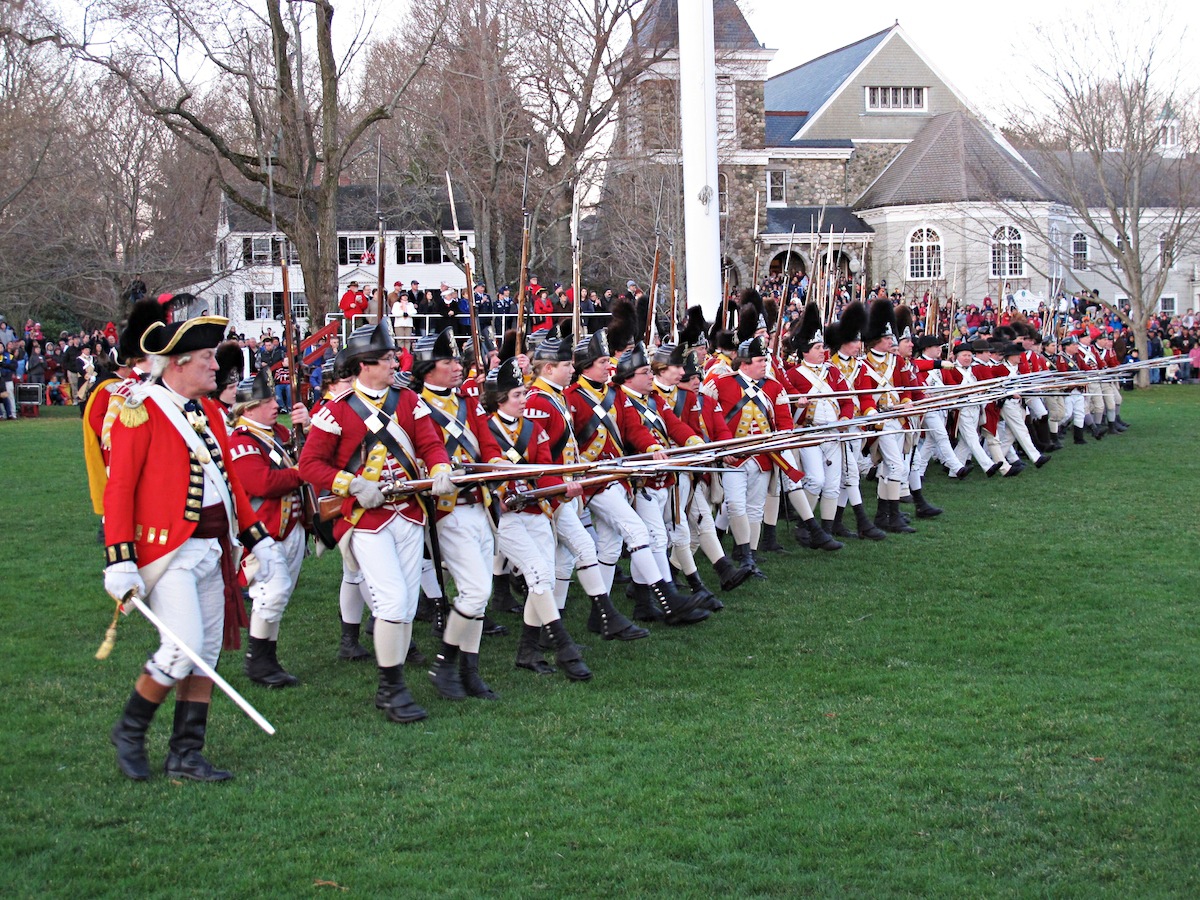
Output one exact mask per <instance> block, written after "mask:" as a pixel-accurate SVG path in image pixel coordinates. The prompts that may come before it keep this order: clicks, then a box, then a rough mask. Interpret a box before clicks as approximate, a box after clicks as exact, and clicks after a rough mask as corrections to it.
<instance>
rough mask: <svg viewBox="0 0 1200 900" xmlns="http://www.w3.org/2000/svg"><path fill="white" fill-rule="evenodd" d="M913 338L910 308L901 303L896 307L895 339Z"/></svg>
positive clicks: (908, 339) (905, 339) (910, 339)
mask: <svg viewBox="0 0 1200 900" xmlns="http://www.w3.org/2000/svg"><path fill="white" fill-rule="evenodd" d="M915 339H916V335H915V334H914V333H913V314H912V309H911V308H910V307H908V306H905V305H903V304H901V305H900V306H897V307H896V341H897V342H899V341H912V340H915Z"/></svg>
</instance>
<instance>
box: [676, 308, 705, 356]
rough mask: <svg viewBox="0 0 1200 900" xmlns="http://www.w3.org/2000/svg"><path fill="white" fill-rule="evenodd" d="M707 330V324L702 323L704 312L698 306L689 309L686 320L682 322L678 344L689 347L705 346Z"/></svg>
mask: <svg viewBox="0 0 1200 900" xmlns="http://www.w3.org/2000/svg"><path fill="white" fill-rule="evenodd" d="M707 330H708V323H707V322H705V321H704V310H702V309H701V308H700V307H699V306H692V307H689V308H688V311H687V319H686V320H684V323H683V328H681V329H680V330H679V343H681V344H686V345H687V346H689V347H700V346H707V344H708V339H707V338H706V337H705V332H706V331H707Z"/></svg>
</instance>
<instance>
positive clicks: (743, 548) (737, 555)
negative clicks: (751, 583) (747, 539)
mask: <svg viewBox="0 0 1200 900" xmlns="http://www.w3.org/2000/svg"><path fill="white" fill-rule="evenodd" d="M733 558H734V559H736V560H737V561H738V562H740V563H741V564H742V565H744V566H747V567H749V569H750V576H751V577H752V578H761V579H763V580H766V577H767V573H766V572H764V571H763V570H762V569H760V568H759V567H758V561H757V560H755V558H754V551H753V550H751V549H750V545H749V544H737V545H735V546H734V548H733Z"/></svg>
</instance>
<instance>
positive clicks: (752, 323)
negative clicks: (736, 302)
mask: <svg viewBox="0 0 1200 900" xmlns="http://www.w3.org/2000/svg"><path fill="white" fill-rule="evenodd" d="M760 315H761V313H760V312H759V310H758V307H756V306H755V305H754V304H753V303H743V304H742V305H741V306H739V307H738V322H737V342H738V344H741V343H743V342H744V341H748V340H750V338H752V337H754V334H755V332H757V331H758V319H759V316H760Z"/></svg>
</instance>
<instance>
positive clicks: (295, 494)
mask: <svg viewBox="0 0 1200 900" xmlns="http://www.w3.org/2000/svg"><path fill="white" fill-rule="evenodd" d="M291 412H292V422H293V423H295V424H296V425H299V426H301V427H304V426H305V425H307V424H308V421H309V419H308V410H307V409H306V408H305V406H304V404H303V403H297V404H296V405H295V406H293V407H292V411H291ZM278 418H279V404H278V403H277V402H276V400H275V381H274V379H272V378H271V373H270V372H269V371H268V370H267V369H260V370H259V372H258V374H257V375H256V376H254V377H253V378H247V379H245V380H244V381H242V382H241V383H239V384H238V386H237V393H236V395H235V397H234V404H233V409H232V411H231V415H230V419H231V421H230V424H231V425H232V427H233V432H232V433H231V434H230V436H229V465H230V468H232V469H233V471H234V472H236V473H237V476H238V479H239V480H240V481H241V482H242V485H243V487H245V488H246V493H247V494H249V495H250V503H251V505H252V506H253V507H254V508H255V509H256V510H257V511H258V516H259V519H260V520H262V523H263V526H264V527H265V528H266V529H267V532H268V533H269V534H270V535H271V537H272V538H274V540H275V542H276V543H277V544H278V545H279V548H280V551H281V552H282V554H283V559H284V564H285V572H286V574H287V578H288V581H287V590H286V591H280V592H274V591H268V590H267V589H266V588H265V587H264V586H263V585H260V584H253V585H251V587H250V599H251V600H252V601H253V606H252V609H251V612H250V640H249V643H250V647H249V649H248V650H247V651H246V677H247V678H249V679H250V680H251V681H253V682H254V683H255V684H261V685H263V686H265V687H269V688H278V687H290V686H292V685H294V684H298V683H299V679H298V678H296V676H295V675H292V674H290V673H289V672H287V671H286V670H285V669H284V668H283V666H281V665H280V664H279V655H278V652H279V651H278V647H279V623H280V620H281V619H282V618H283V613H284V610H285V609H287V604H288V601H289V599H290V598H291V596H292V593H293V591H295V589H296V582H297V580H298V579H299V577H300V564H301V563H303V562H304V550H305V545H306V544H307V540H306V533H305V531H304V528H303V526H302V525H301V524H300V518H301V513H302V512H303V505H304V498H303V496H302V494H301V488H302V487H303V485H304V479H303V478H301V477H300V470H299V469H297V468H296V462H295V460H294V459H293V457H292V451H291V450H290V449H289V446H288V444H289V440H290V435H289V434H288V430H287V429H286V428H284V427H283V426H282V425H280V424H279V422H278ZM243 569H244V572H243V574H244V575H246V576H247V577H248V578H249V576H250V575H251V572H250V571H249V570H248V569H246V567H245V566H243Z"/></svg>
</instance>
